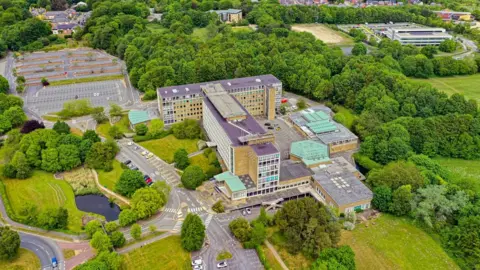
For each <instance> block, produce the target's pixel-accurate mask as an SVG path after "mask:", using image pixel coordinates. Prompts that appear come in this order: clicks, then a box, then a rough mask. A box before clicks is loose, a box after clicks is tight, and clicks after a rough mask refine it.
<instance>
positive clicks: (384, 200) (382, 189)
mask: <svg viewBox="0 0 480 270" xmlns="http://www.w3.org/2000/svg"><path fill="white" fill-rule="evenodd" d="M391 202H392V189H391V188H389V187H386V186H379V187H375V188H374V189H373V199H372V204H373V206H374V207H376V208H377V209H378V210H380V211H382V212H388V211H389V208H390V203H391Z"/></svg>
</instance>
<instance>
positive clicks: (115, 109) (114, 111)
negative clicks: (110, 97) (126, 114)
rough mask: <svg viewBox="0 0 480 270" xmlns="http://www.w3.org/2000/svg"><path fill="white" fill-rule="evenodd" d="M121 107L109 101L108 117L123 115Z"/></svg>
mask: <svg viewBox="0 0 480 270" xmlns="http://www.w3.org/2000/svg"><path fill="white" fill-rule="evenodd" d="M122 111H123V109H122V107H120V106H119V105H117V104H115V103H110V111H109V112H108V113H109V114H110V117H112V116H122V115H123V112H122Z"/></svg>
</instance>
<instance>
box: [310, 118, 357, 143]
mask: <svg viewBox="0 0 480 270" xmlns="http://www.w3.org/2000/svg"><path fill="white" fill-rule="evenodd" d="M333 123H334V124H335V125H336V126H337V130H336V131H334V132H325V133H319V134H316V135H315V136H316V137H317V138H318V139H319V140H320V141H321V142H323V143H324V144H330V143H334V142H338V141H347V140H356V139H358V137H357V135H355V134H353V132H351V131H350V130H349V129H348V128H346V127H344V126H343V125H342V124H339V123H337V122H333Z"/></svg>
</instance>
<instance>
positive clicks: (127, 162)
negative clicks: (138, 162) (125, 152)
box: [123, 159, 132, 165]
mask: <svg viewBox="0 0 480 270" xmlns="http://www.w3.org/2000/svg"><path fill="white" fill-rule="evenodd" d="M130 163H132V161H131V160H130V159H129V160H126V161H125V162H123V164H125V165H128V164H130Z"/></svg>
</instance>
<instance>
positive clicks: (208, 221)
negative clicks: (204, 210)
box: [205, 214, 213, 229]
mask: <svg viewBox="0 0 480 270" xmlns="http://www.w3.org/2000/svg"><path fill="white" fill-rule="evenodd" d="M212 218H213V215H212V214H208V217H207V219H206V220H205V229H206V228H208V225H209V224H210V222H211V221H212Z"/></svg>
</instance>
